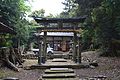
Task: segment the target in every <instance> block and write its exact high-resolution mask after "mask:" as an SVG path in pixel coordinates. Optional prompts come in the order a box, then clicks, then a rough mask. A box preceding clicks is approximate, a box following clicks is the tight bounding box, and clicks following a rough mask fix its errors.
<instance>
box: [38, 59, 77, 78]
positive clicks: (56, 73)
mask: <svg viewBox="0 0 120 80" xmlns="http://www.w3.org/2000/svg"><path fill="white" fill-rule="evenodd" d="M56 63H57V65H62V64H63V65H64V64H65V63H67V60H66V59H59V58H55V59H53V60H51V64H56ZM58 63H60V64H58ZM39 80H79V78H78V77H77V75H76V74H75V73H74V70H73V69H72V68H62V67H54V68H48V69H46V70H45V71H44V74H43V75H42V78H41V79H39Z"/></svg>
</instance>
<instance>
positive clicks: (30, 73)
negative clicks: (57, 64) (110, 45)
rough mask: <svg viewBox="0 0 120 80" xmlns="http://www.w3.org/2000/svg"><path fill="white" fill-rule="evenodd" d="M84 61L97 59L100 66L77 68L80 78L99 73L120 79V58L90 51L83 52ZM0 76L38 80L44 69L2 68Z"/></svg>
mask: <svg viewBox="0 0 120 80" xmlns="http://www.w3.org/2000/svg"><path fill="white" fill-rule="evenodd" d="M82 56H83V62H86V61H87V60H89V61H94V60H96V61H97V62H98V63H99V66H98V67H96V68H95V69H92V68H89V69H77V70H75V73H77V75H78V76H79V77H80V78H82V77H83V78H87V77H94V76H98V75H103V76H107V78H108V79H107V80H120V58H116V57H114V58H112V57H98V55H97V54H96V52H93V51H89V52H85V53H83V54H82ZM36 63H37V62H36V60H32V61H31V60H29V61H27V62H25V64H24V66H25V65H31V64H36ZM0 71H1V72H0V77H1V76H2V77H5V76H12V77H18V78H19V79H20V80H38V78H40V77H41V74H42V73H43V71H44V70H37V69H36V70H23V69H20V72H13V71H11V70H9V69H6V68H5V69H1V70H0Z"/></svg>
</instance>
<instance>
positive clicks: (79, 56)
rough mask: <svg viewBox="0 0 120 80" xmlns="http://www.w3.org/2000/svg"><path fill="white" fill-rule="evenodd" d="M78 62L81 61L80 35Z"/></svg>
mask: <svg viewBox="0 0 120 80" xmlns="http://www.w3.org/2000/svg"><path fill="white" fill-rule="evenodd" d="M77 62H78V63H81V45H80V36H79V37H78V61H77Z"/></svg>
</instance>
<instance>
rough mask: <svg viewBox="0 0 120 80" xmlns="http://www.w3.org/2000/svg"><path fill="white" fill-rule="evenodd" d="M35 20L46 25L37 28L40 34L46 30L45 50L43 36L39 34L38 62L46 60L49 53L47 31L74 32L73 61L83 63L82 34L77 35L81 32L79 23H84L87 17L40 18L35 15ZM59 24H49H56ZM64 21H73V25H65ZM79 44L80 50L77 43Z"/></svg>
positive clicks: (44, 38)
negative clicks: (81, 50)
mask: <svg viewBox="0 0 120 80" xmlns="http://www.w3.org/2000/svg"><path fill="white" fill-rule="evenodd" d="M34 20H35V21H36V22H37V23H39V24H40V25H43V26H44V27H39V28H37V33H38V34H40V33H41V32H44V36H43V52H42V51H41V41H40V40H41V39H42V38H41V36H39V35H38V38H37V39H38V44H39V55H38V64H39V65H41V63H42V62H45V61H46V54H47V32H73V33H74V37H73V61H74V62H76V63H77V62H78V63H81V52H80V42H79V41H80V40H79V39H80V38H78V37H80V36H77V33H79V29H80V27H78V24H79V23H83V22H84V21H85V17H78V18H39V17H34ZM56 23H57V26H55V27H53V26H49V27H48V25H49V24H56ZM64 23H71V24H72V26H68V27H64V26H63V24H64ZM77 44H78V48H79V49H78V51H77V48H76V45H77Z"/></svg>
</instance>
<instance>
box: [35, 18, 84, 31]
mask: <svg viewBox="0 0 120 80" xmlns="http://www.w3.org/2000/svg"><path fill="white" fill-rule="evenodd" d="M34 19H35V21H36V22H37V23H39V24H43V25H44V27H39V28H37V30H40V32H79V28H80V27H78V26H72V27H71V26H68V27H63V23H73V24H78V23H83V22H84V21H85V19H86V17H78V18H40V17H34ZM52 23H57V24H58V26H59V27H47V26H46V25H48V24H52Z"/></svg>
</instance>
